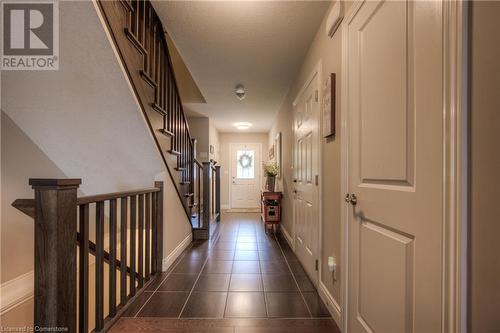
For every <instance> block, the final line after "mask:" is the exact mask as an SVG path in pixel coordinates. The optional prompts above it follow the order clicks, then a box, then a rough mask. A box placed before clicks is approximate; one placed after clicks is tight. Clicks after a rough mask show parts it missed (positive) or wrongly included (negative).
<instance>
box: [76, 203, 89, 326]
mask: <svg viewBox="0 0 500 333" xmlns="http://www.w3.org/2000/svg"><path fill="white" fill-rule="evenodd" d="M79 259H80V271H79V284H80V287H79V295H80V296H79V300H78V311H79V316H78V317H79V318H78V320H79V323H78V330H79V332H85V333H87V332H88V331H89V205H88V204H86V205H81V206H80V258H79Z"/></svg>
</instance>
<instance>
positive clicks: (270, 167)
mask: <svg viewBox="0 0 500 333" xmlns="http://www.w3.org/2000/svg"><path fill="white" fill-rule="evenodd" d="M278 172H279V164H278V163H277V162H275V161H269V162H267V163H264V173H265V175H266V190H267V191H269V192H274V186H275V184H276V175H278Z"/></svg>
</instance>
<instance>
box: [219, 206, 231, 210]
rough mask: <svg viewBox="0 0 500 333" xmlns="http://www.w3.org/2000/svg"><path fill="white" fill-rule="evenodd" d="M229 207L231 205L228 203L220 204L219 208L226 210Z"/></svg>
mask: <svg viewBox="0 0 500 333" xmlns="http://www.w3.org/2000/svg"><path fill="white" fill-rule="evenodd" d="M230 208H231V206H229V205H221V206H220V209H222V210H228V209H230Z"/></svg>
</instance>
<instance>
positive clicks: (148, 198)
mask: <svg viewBox="0 0 500 333" xmlns="http://www.w3.org/2000/svg"><path fill="white" fill-rule="evenodd" d="M145 232H146V246H145V247H146V255H145V259H144V264H145V269H144V270H145V271H146V281H149V277H150V275H151V271H150V269H151V262H150V261H151V234H150V232H151V193H146V231H145Z"/></svg>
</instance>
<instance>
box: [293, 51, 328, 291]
mask: <svg viewBox="0 0 500 333" xmlns="http://www.w3.org/2000/svg"><path fill="white" fill-rule="evenodd" d="M322 70H323V63H322V61H321V59H320V60H319V61H318V63H317V64H316V65H315V66H314V68H313V70H312V71H311V73H310V74H309V76H308V77H307V80H306V81H305V82H304V85H303V86H302V88H300V91H299V93H298V94H297V96H296V97H295V99H294V100H293V102H292V106H293V108H295V107H296V106H297V104H298V103H299V101H300V98H301V97H302V94H304V92H305V90H306V89H307V87H308V85H309V83H310V82H311V81H312V80H313V79H314V78H315V77H316V76H317V77H318V86H317V87H316V89H317V91H318V102H319V104H320V109H319V114H318V118H317V119H318V124H317V126H318V140H317V141H316V142H315V143H316V144H317V145H318V194H319V195H318V212H319V214H318V227H319V228H318V240H319V242H318V256H319V258H318V271H317V274H318V286H317V289H318V290H319V286H320V285H321V272H322V271H321V270H322V267H321V266H322V265H321V259H322V258H321V254H322V252H323V240H322V234H323V146H322V139H323V126H321V124H322V121H323V112H322V110H321V99H322V92H321V83H322V82H323V71H322ZM292 133H293V138H292V139H293V155H292V165H293V169H294V171H293V172H294V174H293V177H295V157H296V156H295V154H296V151H295V111H293V125H292ZM292 225H293V231H292V235H289V236H292V237H291V240H292V244H290V247H291V248H292V249H293V250H294V252H295V236H296V235H295V226H296V216H295V200H294V201H293V223H292Z"/></svg>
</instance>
